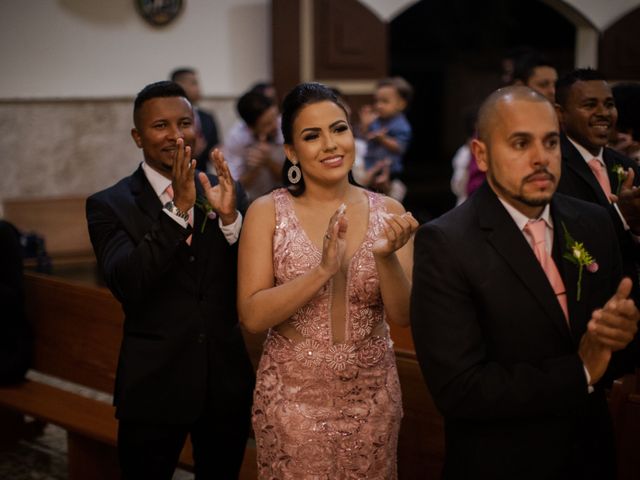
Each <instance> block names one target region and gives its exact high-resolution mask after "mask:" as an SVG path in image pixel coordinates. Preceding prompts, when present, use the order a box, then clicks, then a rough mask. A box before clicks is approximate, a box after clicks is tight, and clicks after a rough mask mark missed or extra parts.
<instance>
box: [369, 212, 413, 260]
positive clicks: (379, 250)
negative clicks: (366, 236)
mask: <svg viewBox="0 0 640 480" xmlns="http://www.w3.org/2000/svg"><path fill="white" fill-rule="evenodd" d="M383 215H384V229H383V231H382V234H381V235H380V237H379V238H378V239H377V240H376V241H375V242H374V244H373V248H372V251H373V254H374V255H377V256H379V257H388V256H389V255H391V254H392V253H393V252H395V251H396V250H399V249H400V248H402V247H403V246H404V245H405V244H406V243H407V242H408V241H409V239H410V238H411V236H412V235H413V234H414V232H415V231H416V230H417V229H418V221H417V220H416V219H415V218H413V215H411V212H406V213H403V214H401V215H397V214H389V213H384V214H383Z"/></svg>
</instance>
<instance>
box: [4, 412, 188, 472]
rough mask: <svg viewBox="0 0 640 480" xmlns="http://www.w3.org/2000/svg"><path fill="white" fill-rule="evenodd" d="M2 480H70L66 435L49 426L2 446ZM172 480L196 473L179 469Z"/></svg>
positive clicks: (57, 428) (58, 429) (59, 429)
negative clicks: (38, 433)
mask: <svg viewBox="0 0 640 480" xmlns="http://www.w3.org/2000/svg"><path fill="white" fill-rule="evenodd" d="M0 479H2V480H67V438H66V432H65V431H64V430H62V429H61V428H59V427H56V426H55V425H50V424H49V425H46V427H45V428H44V430H43V431H42V433H41V434H40V435H36V436H33V437H32V438H23V439H21V440H19V441H17V442H13V443H12V444H9V445H4V446H2V447H1V448H0ZM114 480H115V479H114ZM173 480H193V474H190V473H188V472H185V471H182V470H178V471H176V474H175V475H174V477H173Z"/></svg>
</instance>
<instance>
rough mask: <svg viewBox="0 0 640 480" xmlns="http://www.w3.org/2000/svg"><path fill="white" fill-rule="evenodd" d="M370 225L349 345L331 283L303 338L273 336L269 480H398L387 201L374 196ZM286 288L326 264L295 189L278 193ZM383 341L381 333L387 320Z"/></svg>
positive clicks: (263, 414)
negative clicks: (379, 266)
mask: <svg viewBox="0 0 640 480" xmlns="http://www.w3.org/2000/svg"><path fill="white" fill-rule="evenodd" d="M367 195H368V199H369V226H368V228H367V233H366V236H365V239H364V241H363V243H362V245H361V246H360V248H359V249H358V250H357V251H356V252H355V253H354V255H353V258H352V259H351V262H350V264H349V268H348V273H347V292H346V297H345V298H346V299H347V305H346V310H347V315H346V319H345V322H346V323H345V333H346V340H345V342H344V343H333V342H332V338H331V328H332V327H331V318H330V312H331V294H330V292H331V283H330V282H329V283H328V284H326V285H325V286H324V287H323V288H322V289H321V290H320V292H319V293H318V295H317V296H316V297H315V298H314V299H312V300H311V301H310V302H309V303H308V304H307V305H305V306H304V307H302V308H301V309H300V310H298V311H297V312H296V313H295V315H293V316H292V317H291V318H290V319H289V322H290V324H291V325H292V326H293V327H294V328H295V329H296V331H297V332H298V333H299V334H300V336H301V337H302V340H300V341H294V340H292V339H290V338H286V337H284V336H282V335H280V334H279V333H278V332H276V331H275V330H272V331H270V332H269V335H268V337H267V340H266V341H265V345H264V351H263V354H262V358H261V360H260V365H259V367H258V372H257V382H256V389H255V393H254V404H253V428H254V431H255V435H256V443H257V447H258V472H259V478H260V479H263V480H267V479H268V480H273V479H279V480H289V479H292V480H293V479H295V480H304V479H309V480H341V479H345V480H346V479H349V480H351V479H365V478H366V479H379V480H390V479H391V480H392V479H396V478H397V468H396V450H397V441H398V431H399V428H400V420H401V418H402V404H401V394H400V383H399V381H398V372H397V369H396V363H395V355H394V352H393V347H392V342H391V339H390V338H389V330H388V327H387V325H386V323H385V318H384V307H383V305H382V298H381V296H380V288H379V282H378V275H377V270H376V267H375V262H374V259H373V254H372V253H371V247H372V246H373V242H374V240H375V238H376V237H377V236H378V233H379V231H380V229H381V228H382V217H381V213H382V212H383V211H384V203H383V202H384V199H383V197H381V196H380V195H377V194H374V193H371V192H367ZM273 198H274V201H275V206H276V230H275V234H274V239H273V262H274V273H275V277H276V284H277V285H279V284H282V283H284V282H287V281H290V280H292V279H294V278H296V277H297V276H299V275H302V274H304V273H305V272H307V271H308V270H309V269H311V268H313V267H315V266H316V265H318V264H319V263H320V260H321V258H322V254H321V252H319V251H318V249H317V248H316V247H315V246H314V245H313V244H312V243H311V241H310V240H309V238H308V237H307V235H306V233H305V232H304V230H303V229H302V227H301V226H300V224H299V221H298V219H297V217H296V215H295V212H294V210H293V203H292V201H291V198H290V197H289V193H288V192H287V191H286V190H285V189H280V190H276V191H274V192H273ZM381 323H382V324H383V325H384V329H383V331H384V333H383V334H382V335H372V332H373V331H374V330H375V328H376V327H378V326H379V325H380V324H381Z"/></svg>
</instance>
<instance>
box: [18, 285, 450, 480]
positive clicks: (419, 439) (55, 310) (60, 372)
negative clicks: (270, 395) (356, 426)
mask: <svg viewBox="0 0 640 480" xmlns="http://www.w3.org/2000/svg"><path fill="white" fill-rule="evenodd" d="M25 289H26V295H27V297H26V298H27V299H28V300H27V313H28V316H29V318H30V320H31V321H32V322H33V324H34V327H35V333H36V348H35V350H36V354H35V360H34V361H35V364H34V368H35V369H36V370H39V371H41V372H44V373H48V374H50V375H53V376H56V377H60V378H63V379H65V380H70V381H72V382H75V383H78V384H81V385H85V386H88V387H91V388H93V389H96V390H100V391H104V392H108V393H112V392H113V382H114V378H115V371H116V363H117V357H118V350H119V347H120V340H121V335H122V322H123V313H122V310H121V308H120V304H119V303H118V302H117V301H116V300H115V298H113V296H112V295H111V292H109V291H108V290H107V289H106V288H102V287H96V286H91V285H82V284H78V283H73V282H70V281H68V280H64V279H60V278H56V277H51V276H46V275H40V274H34V273H27V274H26V276H25ZM395 330H396V329H395V328H393V329H392V337H393V338H394V341H396V346H398V344H400V346H401V347H405V348H406V347H412V345H411V344H410V335H409V333H408V332H409V331H408V330H407V329H405V330H400V331H395ZM394 333H395V334H394ZM244 336H245V342H246V344H247V349H248V351H249V355H250V356H251V361H252V362H253V364H254V366H256V367H257V363H258V361H259V359H260V355H261V353H262V343H263V341H264V337H265V335H264V334H260V335H252V334H247V333H245V335H244ZM405 348H397V350H396V356H397V364H398V373H399V375H400V383H401V385H402V394H403V406H404V414H405V415H404V418H403V421H402V428H401V430H400V439H399V449H398V468H399V471H400V475H401V478H439V476H440V470H441V466H442V462H443V458H444V434H443V431H444V430H443V420H442V417H441V416H440V414H439V413H438V411H437V410H436V408H435V406H434V404H433V400H432V399H431V396H430V395H429V392H428V390H427V387H426V385H425V383H424V381H423V379H422V374H421V372H420V367H419V365H418V362H417V361H416V358H415V353H414V352H412V351H410V350H405Z"/></svg>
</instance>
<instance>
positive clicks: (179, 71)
mask: <svg viewBox="0 0 640 480" xmlns="http://www.w3.org/2000/svg"><path fill="white" fill-rule="evenodd" d="M186 74H192V75H195V74H196V70H195V69H194V68H191V67H180V68H176V69H175V70H173V71H172V72H171V75H169V80H171V81H172V82H175V81H176V80H178V78H180V77H181V76H182V75H186Z"/></svg>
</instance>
